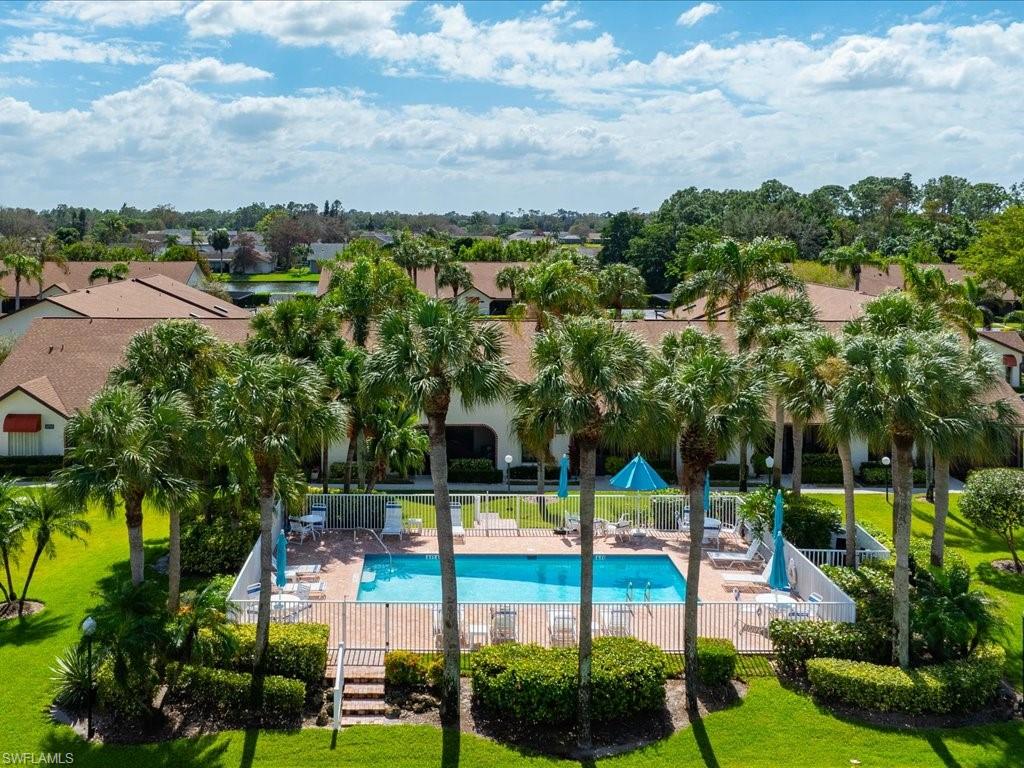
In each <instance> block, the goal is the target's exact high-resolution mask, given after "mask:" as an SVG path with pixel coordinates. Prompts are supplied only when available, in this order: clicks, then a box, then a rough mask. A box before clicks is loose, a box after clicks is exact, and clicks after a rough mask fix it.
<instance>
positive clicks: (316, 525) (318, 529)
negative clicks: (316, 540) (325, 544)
mask: <svg viewBox="0 0 1024 768" xmlns="http://www.w3.org/2000/svg"><path fill="white" fill-rule="evenodd" d="M309 514H311V515H317V516H318V517H319V518H320V519H319V520H314V521H313V523H312V526H313V531H314V532H315V533H319V534H321V535H323V533H324V531H325V530H326V526H327V505H326V504H324V503H323V502H319V501H318V502H316V503H315V504H310V505H309Z"/></svg>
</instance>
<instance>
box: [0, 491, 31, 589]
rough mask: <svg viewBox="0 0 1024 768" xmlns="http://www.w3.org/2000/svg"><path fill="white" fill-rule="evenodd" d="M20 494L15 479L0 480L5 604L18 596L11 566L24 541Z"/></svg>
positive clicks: (0, 541)
mask: <svg viewBox="0 0 1024 768" xmlns="http://www.w3.org/2000/svg"><path fill="white" fill-rule="evenodd" d="M21 494H22V491H21V489H20V488H19V487H18V481H17V479H16V478H13V477H3V478H0V561H2V562H3V566H4V579H5V581H6V584H4V585H0V595H2V596H3V599H4V602H5V603H6V602H10V601H13V600H14V599H15V598H16V597H17V596H18V593H17V592H15V590H14V579H13V578H12V577H11V566H12V564H13V563H16V562H17V559H18V556H19V554H20V553H21V549H22V544H23V543H24V541H25V524H24V520H22V516H21V508H20V506H19V502H20V500H21Z"/></svg>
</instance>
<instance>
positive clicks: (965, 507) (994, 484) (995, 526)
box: [960, 469, 1024, 573]
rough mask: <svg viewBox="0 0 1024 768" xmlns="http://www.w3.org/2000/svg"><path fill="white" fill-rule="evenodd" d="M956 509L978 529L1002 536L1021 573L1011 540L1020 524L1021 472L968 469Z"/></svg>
mask: <svg viewBox="0 0 1024 768" xmlns="http://www.w3.org/2000/svg"><path fill="white" fill-rule="evenodd" d="M960 511H961V512H962V513H963V515H964V517H966V518H967V519H968V520H970V521H971V522H972V523H974V525H976V526H978V527H979V528H984V529H985V530H989V531H995V532H996V533H998V534H999V535H1000V536H1002V537H1003V540H1004V541H1005V542H1006V547H1007V549H1009V550H1010V555H1011V556H1012V557H1013V565H1014V568H1015V569H1016V570H1017V573H1022V572H1024V565H1022V564H1021V560H1020V557H1019V556H1018V555H1017V542H1016V541H1015V540H1014V530H1015V529H1019V528H1021V527H1022V526H1024V471H1021V470H1019V469H983V470H979V471H977V472H972V473H971V474H970V476H968V478H967V484H966V486H964V492H963V494H962V495H961V496H960Z"/></svg>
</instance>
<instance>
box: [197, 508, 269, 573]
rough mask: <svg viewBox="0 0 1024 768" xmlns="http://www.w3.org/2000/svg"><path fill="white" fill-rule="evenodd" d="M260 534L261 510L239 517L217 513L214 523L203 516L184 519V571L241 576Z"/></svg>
mask: <svg viewBox="0 0 1024 768" xmlns="http://www.w3.org/2000/svg"><path fill="white" fill-rule="evenodd" d="M259 534H260V513H259V510H247V511H246V512H244V513H242V514H241V516H239V517H237V518H234V517H230V516H227V515H220V514H218V515H214V516H213V518H212V519H211V520H207V519H206V518H205V517H204V516H202V515H199V516H196V517H194V518H191V519H189V520H183V521H182V526H181V569H182V571H183V572H184V573H187V574H194V575H202V576H208V575H213V574H218V573H238V569H239V568H241V567H242V563H244V562H245V558H246V557H247V556H248V554H249V550H251V549H252V543H253V542H254V541H256V538H257V537H258V536H259Z"/></svg>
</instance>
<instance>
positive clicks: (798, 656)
mask: <svg viewBox="0 0 1024 768" xmlns="http://www.w3.org/2000/svg"><path fill="white" fill-rule="evenodd" d="M768 637H769V638H770V639H771V641H772V646H773V647H774V648H775V660H776V663H777V664H778V666H779V669H780V670H781V671H782V672H783V673H784V674H787V675H793V676H803V675H804V674H806V671H807V670H806V665H807V662H808V661H810V660H811V659H815V658H819V657H832V658H838V659H851V660H858V661H878V662H882V661H885V660H886V658H887V657H888V654H889V646H888V644H887V643H886V642H881V643H879V642H877V640H876V639H875V637H874V635H873V634H872V633H870V632H866V631H865V629H864V628H863V627H861V626H860V625H859V624H844V623H841V622H835V621H787V620H785V619H774V620H772V621H771V622H770V623H769V624H768Z"/></svg>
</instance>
